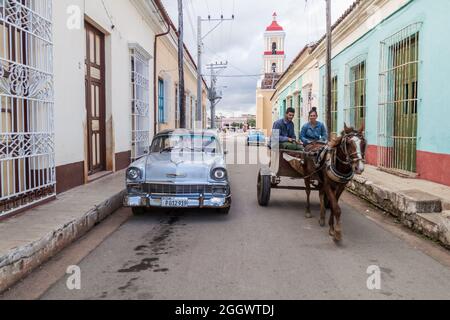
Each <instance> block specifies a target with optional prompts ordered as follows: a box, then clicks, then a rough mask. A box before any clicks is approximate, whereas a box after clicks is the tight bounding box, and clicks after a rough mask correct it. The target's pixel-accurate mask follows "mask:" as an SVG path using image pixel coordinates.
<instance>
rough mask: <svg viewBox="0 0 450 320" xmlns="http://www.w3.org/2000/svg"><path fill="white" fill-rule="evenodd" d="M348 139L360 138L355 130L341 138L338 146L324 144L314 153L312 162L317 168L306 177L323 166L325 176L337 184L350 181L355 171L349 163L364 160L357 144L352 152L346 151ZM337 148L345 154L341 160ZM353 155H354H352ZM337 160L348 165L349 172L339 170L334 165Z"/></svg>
mask: <svg viewBox="0 0 450 320" xmlns="http://www.w3.org/2000/svg"><path fill="white" fill-rule="evenodd" d="M349 139H350V140H351V139H361V136H360V135H359V134H358V133H356V132H353V133H350V134H346V135H345V136H344V137H343V138H342V140H341V143H340V145H339V146H337V147H334V148H331V147H330V146H326V147H324V148H323V149H322V150H320V151H319V152H318V153H316V154H315V156H316V157H315V161H314V163H315V165H316V168H317V170H316V171H315V172H313V173H312V174H311V175H310V176H309V177H307V178H310V177H312V176H313V175H315V174H316V173H318V172H320V171H321V170H322V169H323V168H325V170H326V174H327V177H328V178H329V179H331V180H332V181H334V182H336V183H339V184H347V183H348V182H350V181H351V180H352V179H353V178H354V176H355V172H354V170H353V167H352V166H351V165H352V164H353V163H355V162H358V161H365V160H364V157H363V153H362V151H361V150H360V148H359V146H358V147H357V150H356V151H355V152H354V153H352V154H349V153H348V148H347V142H348V140H349ZM356 145H358V144H356ZM338 149H340V150H341V151H342V152H343V154H345V155H346V159H345V160H342V159H340V158H339V156H338ZM354 156H356V157H354ZM353 157H354V158H353ZM337 162H340V163H342V164H344V165H346V166H350V168H351V170H350V172H349V173H342V172H339V170H338V169H337V165H336V164H337Z"/></svg>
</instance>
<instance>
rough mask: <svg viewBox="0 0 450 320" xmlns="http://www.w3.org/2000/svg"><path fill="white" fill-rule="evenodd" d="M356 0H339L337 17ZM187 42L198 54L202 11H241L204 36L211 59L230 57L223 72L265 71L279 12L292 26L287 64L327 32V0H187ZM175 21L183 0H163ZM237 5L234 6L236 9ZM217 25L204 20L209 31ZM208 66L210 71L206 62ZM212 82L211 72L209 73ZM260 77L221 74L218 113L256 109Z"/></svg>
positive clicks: (214, 14) (204, 14)
mask: <svg viewBox="0 0 450 320" xmlns="http://www.w3.org/2000/svg"><path fill="white" fill-rule="evenodd" d="M353 1H354V0H333V1H332V5H333V8H332V11H333V12H332V16H333V21H335V20H336V19H338V18H339V17H340V16H341V15H342V14H343V13H344V11H345V10H346V9H347V8H348V7H349V6H350V5H351V4H352V3H353ZM183 3H184V11H185V21H184V26H185V42H186V45H187V46H188V48H189V50H190V52H191V53H192V54H193V55H194V57H195V54H196V51H197V50H196V43H197V39H196V32H197V27H196V23H197V16H201V17H203V18H207V17H208V15H210V16H211V17H212V18H218V17H220V15H221V14H223V15H224V17H225V18H229V17H231V15H232V14H234V15H235V20H234V21H233V22H228V21H227V22H223V23H222V24H221V25H220V26H219V27H218V28H217V29H216V30H215V31H213V32H212V33H211V34H210V35H209V36H208V37H207V38H206V39H205V40H204V44H205V47H204V51H205V53H204V58H203V61H204V63H205V64H208V63H212V62H216V61H228V62H229V67H228V69H227V70H226V71H225V72H223V75H246V74H247V75H254V74H259V73H261V71H262V67H263V51H264V44H263V35H264V31H265V28H266V27H267V26H268V25H269V24H270V23H271V20H272V14H273V12H274V11H276V12H277V14H278V21H279V23H280V25H282V26H283V27H284V29H285V31H286V48H285V51H286V55H287V61H286V67H287V66H288V65H289V63H290V62H291V61H292V60H293V59H294V57H295V56H296V55H297V54H298V52H299V51H300V50H301V49H302V48H303V47H304V46H305V45H306V44H308V43H311V42H313V41H317V40H318V39H319V38H320V37H321V36H322V35H323V34H324V33H325V29H326V28H325V17H326V15H325V1H323V0H307V1H305V0H280V1H277V2H275V1H273V0H184V1H183ZM163 4H164V5H165V7H166V9H167V10H168V12H169V14H170V16H171V17H172V20H173V21H174V23H175V25H178V15H177V10H178V8H177V0H163ZM233 8H234V10H233ZM214 26H215V24H214V23H213V22H204V23H203V24H202V28H203V34H206V33H207V32H208V31H209V30H210V29H212V28H213V27H214ZM203 70H206V69H205V67H203ZM205 78H206V79H207V81H208V82H209V77H208V76H205ZM257 80H258V77H248V78H219V82H218V85H219V86H226V87H227V89H225V90H224V97H223V100H222V101H221V102H220V103H219V105H218V106H217V109H218V110H217V112H218V113H222V114H224V115H233V114H235V115H239V114H241V113H255V112H256V84H257Z"/></svg>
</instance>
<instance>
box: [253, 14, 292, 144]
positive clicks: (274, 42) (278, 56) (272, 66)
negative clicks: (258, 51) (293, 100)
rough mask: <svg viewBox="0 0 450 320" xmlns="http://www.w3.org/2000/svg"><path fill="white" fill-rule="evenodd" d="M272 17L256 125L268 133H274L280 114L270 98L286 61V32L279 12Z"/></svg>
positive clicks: (259, 90) (265, 40)
mask: <svg viewBox="0 0 450 320" xmlns="http://www.w3.org/2000/svg"><path fill="white" fill-rule="evenodd" d="M272 17H273V20H272V24H271V25H270V26H268V27H267V28H266V31H265V33H264V55H263V61H264V63H263V68H262V69H263V75H262V77H261V79H259V81H258V85H257V88H256V126H257V127H258V128H259V129H262V130H264V131H265V132H266V134H267V135H271V134H272V124H273V121H274V120H278V119H277V116H278V114H275V113H274V112H273V110H272V102H271V101H270V99H271V97H272V95H273V93H274V92H275V84H276V83H277V81H278V80H279V79H280V77H281V75H282V74H283V72H284V71H285V70H284V64H285V61H286V54H285V51H284V40H285V38H286V33H285V32H284V29H283V27H282V26H280V25H279V24H278V21H277V14H276V13H274V14H273V16H272Z"/></svg>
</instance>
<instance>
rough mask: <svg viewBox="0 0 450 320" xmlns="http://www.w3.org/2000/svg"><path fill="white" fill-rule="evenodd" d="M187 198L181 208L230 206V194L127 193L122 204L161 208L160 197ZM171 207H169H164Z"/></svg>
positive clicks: (222, 207) (125, 205)
mask: <svg viewBox="0 0 450 320" xmlns="http://www.w3.org/2000/svg"><path fill="white" fill-rule="evenodd" d="M165 197H167V198H172V199H177V198H179V199H186V198H187V199H188V205H187V206H186V207H183V208H205V209H224V208H229V207H230V206H231V195H229V196H226V197H213V196H208V197H200V196H198V197H194V196H172V195H167V196H162V195H161V196H160V195H158V196H154V195H148V194H133V195H132V194H128V195H126V196H125V198H124V201H123V205H124V207H128V208H133V207H134V208H136V207H140V208H142V207H143V208H162V207H163V206H162V198H165ZM164 208H171V207H164Z"/></svg>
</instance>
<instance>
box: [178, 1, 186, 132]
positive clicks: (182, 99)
mask: <svg viewBox="0 0 450 320" xmlns="http://www.w3.org/2000/svg"><path fill="white" fill-rule="evenodd" d="M178 75H179V80H178V82H179V89H178V91H179V92H178V107H179V110H180V127H181V128H183V129H186V96H185V91H184V41H183V0H178Z"/></svg>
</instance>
